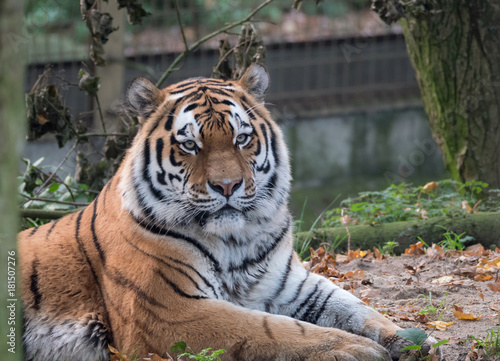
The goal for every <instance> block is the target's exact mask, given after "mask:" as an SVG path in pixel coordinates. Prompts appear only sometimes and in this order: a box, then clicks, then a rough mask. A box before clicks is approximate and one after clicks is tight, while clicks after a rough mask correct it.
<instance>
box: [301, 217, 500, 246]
mask: <svg viewBox="0 0 500 361" xmlns="http://www.w3.org/2000/svg"><path fill="white" fill-rule="evenodd" d="M439 226H441V227H445V228H446V229H447V230H448V231H451V232H455V233H456V234H457V235H460V234H462V233H464V232H465V234H464V235H463V236H462V238H463V237H465V236H472V237H474V240H473V241H469V242H467V243H466V245H470V244H474V243H481V244H482V245H483V246H484V247H486V248H488V247H490V246H495V247H500V213H493V212H492V213H487V212H485V213H475V214H467V215H464V216H460V217H454V218H451V217H435V218H431V219H428V220H425V221H423V220H416V221H408V222H393V223H384V224H379V225H376V226H349V232H350V234H351V249H357V248H361V249H362V250H367V249H372V248H373V247H382V246H383V245H384V244H386V243H387V242H388V241H394V242H397V243H398V245H399V246H398V248H396V249H395V252H396V253H403V252H404V250H405V248H408V247H409V246H410V244H415V243H417V242H418V241H419V239H418V237H421V238H422V239H423V240H424V242H425V243H427V244H428V245H429V246H430V245H431V244H432V243H438V242H440V241H442V240H444V237H443V233H445V232H446V231H445V230H444V229H443V228H441V227H439ZM298 238H299V240H298V243H299V244H302V243H303V242H304V241H307V240H310V246H311V247H313V248H317V247H319V245H320V244H321V243H323V242H325V243H329V244H332V243H334V241H335V240H336V239H338V240H341V239H345V240H344V241H343V242H342V244H341V245H340V249H344V250H345V249H346V245H347V232H346V229H345V228H344V227H336V228H324V229H318V230H315V231H313V232H312V233H309V232H301V233H299V234H298Z"/></svg>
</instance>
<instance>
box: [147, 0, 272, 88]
mask: <svg viewBox="0 0 500 361" xmlns="http://www.w3.org/2000/svg"><path fill="white" fill-rule="evenodd" d="M272 2H273V0H267V1H265V2H263V3H262V4H260V5H259V6H257V7H256V8H255V9H254V10H253V11H252V12H251V13H250V14H248V16H247V17H245V18H244V19H242V20H240V21H237V22H234V23H231V24H228V25H226V26H224V27H222V28H220V29H219V30H216V31H214V32H212V33H210V34H208V35H206V36H204V37H203V38H201V39H199V40H198V41H196V42H195V43H194V44H193V45H191V46H190V47H189V48H187V49H186V50H184V51H183V52H182V53H180V54H179V56H177V58H175V60H174V61H173V62H172V64H170V66H169V67H168V68H167V70H165V72H164V73H163V74H162V76H161V77H160V80H158V82H157V83H156V86H157V87H160V86H161V85H162V84H163V82H164V81H165V80H166V79H167V78H168V76H169V75H170V74H171V73H172V72H173V71H174V70H175V69H176V68H177V65H179V63H180V62H181V61H182V60H184V58H185V57H186V56H187V55H188V54H189V53H191V52H193V51H194V50H196V49H198V47H199V46H200V45H201V44H203V43H205V42H207V41H208V40H210V39H212V38H213V37H215V36H217V35H219V34H222V33H224V32H226V31H227V30H230V29H232V28H234V27H236V26H238V25H241V24H243V23H245V22H247V21H249V20H250V19H251V18H252V17H253V16H254V15H255V14H257V13H258V12H259V11H260V10H262V9H263V8H264V7H266V6H267V5H269V4H270V3H272Z"/></svg>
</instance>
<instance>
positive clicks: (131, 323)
mask: <svg viewBox="0 0 500 361" xmlns="http://www.w3.org/2000/svg"><path fill="white" fill-rule="evenodd" d="M269 83H270V79H269V75H268V73H267V70H266V69H265V67H264V66H262V65H259V64H254V65H252V66H251V67H249V68H248V69H247V70H246V72H245V73H244V74H243V76H241V78H240V79H239V80H221V79H212V78H201V77H200V78H191V79H188V80H185V81H182V82H180V83H177V84H173V85H169V86H167V87H165V88H164V89H159V88H157V87H156V86H155V85H154V84H153V83H152V82H150V81H149V80H147V79H145V78H137V79H135V80H134V81H132V83H131V84H130V85H129V87H128V89H127V91H126V95H125V97H124V108H125V110H126V111H127V113H128V114H129V115H130V116H131V117H134V118H136V119H138V121H139V123H140V130H139V132H138V134H137V135H136V137H135V138H134V140H133V142H132V145H131V147H130V149H129V150H128V151H127V153H126V155H125V156H124V159H123V161H122V164H121V165H120V167H119V169H118V171H117V173H116V174H115V175H114V176H113V177H112V178H111V179H110V180H109V182H108V183H107V184H106V185H105V187H104V188H103V190H102V191H101V193H100V194H99V195H98V196H97V197H96V198H95V200H94V201H93V202H92V203H91V204H90V205H89V206H87V207H86V208H85V209H83V210H80V211H78V212H75V213H73V214H71V215H68V216H66V217H64V218H61V219H59V220H56V221H53V222H51V223H47V224H45V225H42V226H39V227H34V228H31V229H27V230H24V231H23V232H21V233H20V234H19V238H18V239H19V241H18V245H19V252H20V259H21V265H22V272H21V284H22V287H21V288H22V299H23V302H24V317H25V323H24V336H23V344H24V348H25V353H26V359H27V360H29V361H35V360H36V361H70V360H71V361H91V360H101V361H104V360H110V351H109V346H110V345H113V347H116V348H117V349H118V350H120V351H121V352H122V353H124V354H129V355H131V354H133V355H137V356H138V357H146V356H147V355H148V354H150V353H156V354H157V355H159V356H161V357H168V354H169V353H170V355H172V351H171V350H170V346H172V345H174V344H175V343H176V342H179V341H183V342H185V343H186V344H187V345H188V346H189V347H190V348H191V349H192V350H194V351H200V350H203V349H206V348H212V349H223V350H225V352H224V353H223V354H222V355H220V357H221V360H225V361H228V360H234V361H247V360H248V361H257V360H263V361H268V360H277V361H278V360H280V361H281V360H282V361H285V360H286V361H292V360H293V361H296V360H315V361H322V360H325V361H326V360H336V361H351V360H358V361H374V360H384V361H387V360H396V359H398V357H399V356H400V354H401V348H403V347H404V346H407V345H409V344H411V342H410V341H408V340H406V339H404V338H402V337H400V336H399V335H398V334H397V332H398V330H401V328H399V327H398V326H396V325H395V324H394V323H392V322H391V321H390V320H388V319H387V318H386V317H384V316H383V315H381V314H380V313H378V312H377V311H375V310H374V309H373V308H371V307H369V306H368V305H366V304H365V303H364V302H362V301H361V300H359V299H358V298H356V297H355V296H354V295H352V294H351V293H350V292H348V291H345V290H344V289H342V288H339V287H338V286H336V285H335V284H334V283H333V282H331V281H329V280H328V279H326V278H324V277H322V276H320V275H318V274H314V273H311V272H309V271H308V270H306V268H304V266H303V264H302V263H301V260H300V259H299V257H298V255H297V253H296V252H295V251H294V248H293V236H292V228H293V220H292V217H291V213H290V211H289V206H288V200H289V194H290V186H291V172H290V163H289V155H288V150H287V147H286V144H285V141H284V136H283V133H282V131H281V130H280V127H279V126H278V125H277V123H276V122H275V121H274V120H273V119H272V117H271V115H270V112H269V110H268V109H267V108H266V103H265V102H264V95H265V93H266V91H267V89H268V87H269ZM426 342H427V344H426V345H425V346H426V347H427V349H429V348H430V346H429V345H428V344H429V342H430V341H429V340H427V341H426ZM174 355H175V353H174Z"/></svg>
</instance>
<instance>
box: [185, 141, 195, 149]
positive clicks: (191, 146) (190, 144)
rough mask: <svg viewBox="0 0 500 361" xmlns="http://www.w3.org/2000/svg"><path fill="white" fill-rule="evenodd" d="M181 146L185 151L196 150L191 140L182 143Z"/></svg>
mask: <svg viewBox="0 0 500 361" xmlns="http://www.w3.org/2000/svg"><path fill="white" fill-rule="evenodd" d="M182 145H183V146H184V148H186V149H187V150H194V149H196V143H195V142H194V141H193V140H186V141H185V142H184V143H182Z"/></svg>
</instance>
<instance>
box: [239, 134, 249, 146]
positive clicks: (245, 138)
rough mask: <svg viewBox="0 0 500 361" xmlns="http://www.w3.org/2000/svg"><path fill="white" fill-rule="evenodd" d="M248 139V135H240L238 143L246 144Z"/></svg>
mask: <svg viewBox="0 0 500 361" xmlns="http://www.w3.org/2000/svg"><path fill="white" fill-rule="evenodd" d="M247 139H248V134H240V135H238V136H237V137H236V141H237V142H238V143H240V144H243V143H245V142H246V141H247Z"/></svg>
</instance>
